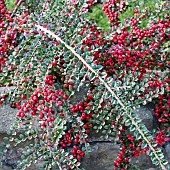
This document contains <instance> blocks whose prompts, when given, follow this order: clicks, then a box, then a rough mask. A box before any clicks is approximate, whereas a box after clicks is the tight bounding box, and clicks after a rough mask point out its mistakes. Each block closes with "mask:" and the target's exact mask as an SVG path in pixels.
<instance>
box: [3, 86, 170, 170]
mask: <svg viewBox="0 0 170 170" xmlns="http://www.w3.org/2000/svg"><path fill="white" fill-rule="evenodd" d="M0 90H1V91H2V89H0ZM152 109H153V106H152V104H150V105H147V106H142V107H141V108H139V109H137V110H136V113H137V115H138V116H139V117H140V118H141V119H142V122H143V123H144V124H145V125H146V126H147V128H148V129H149V130H150V131H152V130H153V129H155V128H157V127H159V124H158V122H156V120H155V119H154V117H153V110H152ZM16 112H17V110H16V109H13V108H11V107H10V106H9V105H5V106H1V107H0V142H2V139H3V137H4V136H6V133H7V130H8V129H9V128H10V126H11V125H12V123H13V122H14V119H15V114H16ZM98 136H99V135H97V134H95V133H93V136H91V138H90V145H91V149H92V152H91V153H89V154H88V155H86V156H85V157H84V159H83V162H82V165H81V168H84V170H112V169H113V161H114V160H115V159H116V157H117V154H118V152H119V144H114V143H113V142H112V140H111V139H108V140H107V141H106V140H105V141H103V140H101V139H100V138H99V137H98ZM30 142H32V141H30ZM27 144H28V143H27ZM25 145H26V144H22V145H20V146H19V147H17V148H9V150H8V152H7V155H8V159H7V160H5V161H4V162H3V167H2V168H0V170H12V169H14V168H15V167H16V164H17V160H18V159H19V156H20V151H21V148H23V147H25ZM163 152H164V154H165V156H166V158H167V159H168V161H169V162H170V143H168V142H167V143H166V145H165V146H164V147H163ZM132 162H134V163H135V164H136V165H137V166H138V167H139V168H140V169H141V170H159V169H157V168H156V167H155V166H154V165H153V164H152V163H151V160H150V158H149V157H148V156H147V155H145V154H143V155H140V156H139V157H137V158H135V159H132ZM39 167H40V163H38V164H36V165H32V166H31V167H29V168H27V170H32V169H35V170H38V169H39ZM54 169H56V168H54Z"/></svg>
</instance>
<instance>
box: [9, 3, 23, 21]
mask: <svg viewBox="0 0 170 170" xmlns="http://www.w3.org/2000/svg"><path fill="white" fill-rule="evenodd" d="M23 1H24V0H20V1H19V2H18V3H17V5H16V7H15V9H14V10H13V12H12V14H11V18H13V17H14V15H15V13H16V12H17V11H18V8H19V7H20V5H21V3H22V2H23Z"/></svg>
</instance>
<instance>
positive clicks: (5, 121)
mask: <svg viewBox="0 0 170 170" xmlns="http://www.w3.org/2000/svg"><path fill="white" fill-rule="evenodd" d="M17 111H18V110H17V109H13V108H11V107H10V106H8V105H3V106H1V107H0V133H5V132H7V131H8V130H9V128H10V127H11V125H12V124H13V123H14V121H15V116H16V113H17Z"/></svg>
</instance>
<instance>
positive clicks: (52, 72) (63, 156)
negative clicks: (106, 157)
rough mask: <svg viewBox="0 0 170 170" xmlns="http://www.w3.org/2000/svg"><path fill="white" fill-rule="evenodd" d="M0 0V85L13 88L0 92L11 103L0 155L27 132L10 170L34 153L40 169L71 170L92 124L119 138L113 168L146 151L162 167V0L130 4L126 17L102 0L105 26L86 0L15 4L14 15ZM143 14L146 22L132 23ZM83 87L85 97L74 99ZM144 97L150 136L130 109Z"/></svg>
mask: <svg viewBox="0 0 170 170" xmlns="http://www.w3.org/2000/svg"><path fill="white" fill-rule="evenodd" d="M0 3H1V20H0V28H1V30H0V40H1V46H0V52H1V58H0V59H1V60H0V61H1V63H0V69H1V70H0V80H1V81H0V85H1V86H6V87H7V89H8V87H9V86H13V87H14V88H13V89H8V90H6V91H4V94H1V100H0V102H1V103H0V104H7V103H10V104H11V106H12V107H16V108H17V109H18V113H17V115H16V121H15V124H14V125H13V126H12V128H11V129H10V131H9V132H8V135H9V137H5V138H4V140H5V142H4V143H3V147H4V148H5V149H4V150H3V152H2V156H3V159H6V157H5V153H6V152H7V149H8V147H10V145H11V142H13V143H14V145H15V146H17V145H18V144H19V143H21V142H25V141H27V140H31V139H34V143H32V144H31V145H28V146H27V147H26V148H25V149H24V150H23V152H22V156H21V161H19V162H18V166H17V168H18V169H24V168H25V167H27V166H30V165H31V163H36V162H37V161H39V160H42V161H43V164H42V169H52V167H53V166H54V165H56V166H58V168H59V169H64V168H65V169H79V166H80V162H81V160H82V159H83V156H84V155H85V154H88V152H90V145H89V143H88V139H89V134H90V132H91V131H92V129H93V130H95V131H96V132H101V133H102V134H103V137H104V138H106V139H107V138H108V137H109V136H113V137H116V138H118V139H119V141H120V153H119V154H118V157H117V159H116V160H115V161H114V169H121V170H124V169H128V168H131V167H132V166H133V165H131V163H130V161H131V158H132V157H137V156H139V155H140V154H141V153H147V154H148V155H149V156H150V157H151V160H152V162H153V163H154V164H155V165H157V166H159V167H160V168H161V169H163V170H165V169H166V164H167V161H166V160H165V159H164V155H163V153H162V150H161V146H162V145H163V144H164V143H165V142H166V141H168V140H169V138H168V136H167V131H168V128H169V120H170V119H169V118H170V116H169V101H170V96H169V90H170V89H169V84H168V83H169V81H170V79H169V77H168V74H160V72H163V73H164V72H166V71H167V68H168V67H169V60H168V55H169V37H170V34H169V25H170V24H169V23H170V20H169V16H168V10H167V8H168V5H167V4H166V1H161V2H159V3H158V4H157V6H155V9H154V11H150V10H149V9H145V8H144V9H143V8H139V7H133V6H132V7H130V8H132V9H134V12H133V13H132V16H127V17H126V18H125V19H124V20H123V21H122V19H121V16H123V14H124V13H126V10H128V8H129V4H128V3H127V1H123V0H111V1H106V2H105V3H103V7H102V10H103V12H104V13H105V14H106V15H107V16H108V19H109V20H110V26H111V29H110V30H109V31H108V32H107V33H104V32H103V31H102V30H101V29H100V28H98V27H97V26H96V24H95V23H94V21H90V20H88V19H87V11H88V10H89V9H90V8H91V7H92V6H93V5H94V4H95V2H93V1H90V0H89V1H85V2H84V1H83V0H79V1H75V0H73V1H58V0H46V1H45V0H41V1H31V0H27V1H22V2H21V1H17V2H16V6H17V10H15V11H14V12H10V11H9V10H8V9H6V7H5V4H4V1H0ZM145 18H148V19H147V25H146V24H142V26H141V23H142V21H143V20H144V21H146V20H145ZM85 86H87V87H88V92H87V94H86V95H85V96H84V98H83V99H82V100H81V101H79V102H75V101H74V98H75V97H76V93H78V91H79V90H80V88H81V87H85ZM151 101H153V102H155V103H156V108H155V116H156V117H157V119H158V121H159V122H160V123H161V124H162V126H163V129H160V130H157V131H156V133H155V134H153V132H149V131H148V130H147V128H146V127H145V125H144V124H142V123H141V120H140V119H139V118H138V117H137V116H136V113H135V109H136V108H138V107H140V105H142V104H144V105H145V104H147V103H148V102H151ZM159 105H160V106H161V107H159ZM20 130H21V131H22V132H23V133H22V134H20V135H19V136H17V135H16V134H17V133H16V132H18V131H20ZM154 136H155V137H154Z"/></svg>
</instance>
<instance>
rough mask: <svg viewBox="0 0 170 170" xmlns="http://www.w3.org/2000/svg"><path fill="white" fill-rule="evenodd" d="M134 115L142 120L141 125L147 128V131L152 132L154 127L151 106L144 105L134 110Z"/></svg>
mask: <svg viewBox="0 0 170 170" xmlns="http://www.w3.org/2000/svg"><path fill="white" fill-rule="evenodd" d="M135 113H136V114H137V116H138V117H139V118H140V119H141V120H142V123H143V124H145V126H146V127H147V128H148V130H152V129H153V128H154V127H153V126H154V117H153V110H152V106H150V105H146V106H142V107H140V108H138V109H136V111H135Z"/></svg>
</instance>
